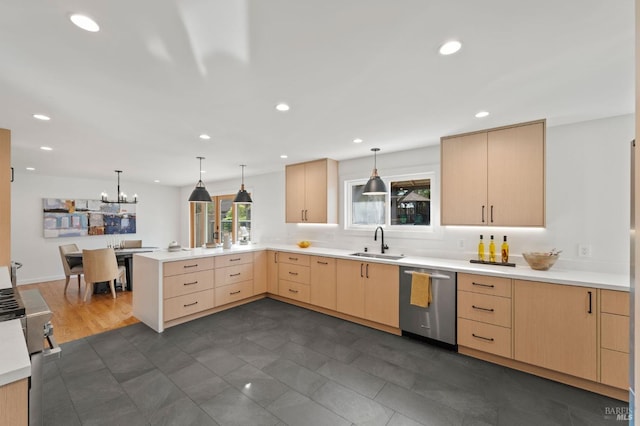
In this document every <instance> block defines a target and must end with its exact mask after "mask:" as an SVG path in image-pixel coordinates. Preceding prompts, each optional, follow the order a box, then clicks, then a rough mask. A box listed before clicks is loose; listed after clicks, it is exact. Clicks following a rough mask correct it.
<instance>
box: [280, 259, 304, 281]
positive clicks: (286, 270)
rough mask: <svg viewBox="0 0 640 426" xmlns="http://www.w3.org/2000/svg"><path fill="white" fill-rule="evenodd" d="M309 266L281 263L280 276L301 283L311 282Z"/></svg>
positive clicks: (282, 278)
mask: <svg viewBox="0 0 640 426" xmlns="http://www.w3.org/2000/svg"><path fill="white" fill-rule="evenodd" d="M309 275H310V273H309V267H308V266H300V265H291V264H289V263H281V264H280V265H278V278H280V279H281V280H287V281H294V282H297V283H300V284H309Z"/></svg>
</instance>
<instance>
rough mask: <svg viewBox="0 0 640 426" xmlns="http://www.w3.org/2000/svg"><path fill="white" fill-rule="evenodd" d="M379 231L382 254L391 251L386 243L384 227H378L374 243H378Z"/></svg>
mask: <svg viewBox="0 0 640 426" xmlns="http://www.w3.org/2000/svg"><path fill="white" fill-rule="evenodd" d="M378 229H379V230H380V237H381V238H380V239H381V240H382V241H381V244H380V253H384V251H385V250H389V246H388V245H386V244H385V243H384V229H382V226H378V227H377V228H376V232H375V233H374V234H373V241H378Z"/></svg>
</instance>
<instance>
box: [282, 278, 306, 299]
mask: <svg viewBox="0 0 640 426" xmlns="http://www.w3.org/2000/svg"><path fill="white" fill-rule="evenodd" d="M278 294H279V295H280V296H282V297H288V298H289V299H295V300H299V301H300V302H305V303H309V300H310V287H309V285H307V284H300V283H296V282H293V281H287V280H278Z"/></svg>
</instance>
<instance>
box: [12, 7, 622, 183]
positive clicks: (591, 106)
mask: <svg viewBox="0 0 640 426" xmlns="http://www.w3.org/2000/svg"><path fill="white" fill-rule="evenodd" d="M633 3H634V2H633V0H615V1H612V0H537V1H513V0H483V1H479V0H463V1H461V0H429V1H427V0H396V1H394V0H173V1H169V0H166V1H158V0H135V1H131V0H109V1H86V0H3V1H2V2H1V4H0V127H4V128H9V129H11V130H12V157H13V158H12V162H13V166H14V167H15V168H16V170H17V173H27V172H26V171H25V167H29V166H31V167H35V168H36V171H34V172H30V173H38V174H43V175H60V176H81V177H86V178H97V179H109V178H113V179H114V181H115V173H114V172H113V170H114V169H121V170H123V171H124V173H123V175H122V180H123V182H126V181H136V182H152V181H153V180H154V179H159V180H160V181H161V184H165V185H191V184H195V182H196V181H197V178H198V160H196V159H195V157H196V156H199V155H202V156H204V157H206V160H205V161H204V164H203V170H206V171H207V173H206V174H205V175H203V180H205V181H212V180H219V179H226V178H233V177H236V176H237V177H238V178H239V176H240V167H239V165H240V164H247V165H248V166H247V169H246V171H245V173H246V175H247V176H250V175H255V174H260V173H265V172H270V171H275V170H282V168H283V165H284V164H287V163H295V162H299V161H306V160H311V159H316V158H322V157H330V158H334V159H337V160H343V159H348V158H354V157H363V156H368V155H370V154H371V153H370V152H369V150H370V148H372V147H379V148H381V150H382V151H381V154H384V153H388V152H392V151H398V150H404V149H409V148H415V147H420V146H425V145H431V144H436V143H438V141H439V138H440V136H444V135H448V134H455V133H460V132H465V131H471V130H477V129H483V128H488V127H495V126H500V125H505V124H509V123H516V122H521V121H529V120H535V119H539V118H546V119H547V124H548V126H554V125H559V124H565V123H571V122H577V121H584V120H590V119H596V118H601V117H608V116H614V115H620V114H627V113H631V112H633V111H634V50H633V49H634V6H633ZM76 12H77V13H84V14H87V15H89V16H91V17H93V18H94V19H95V20H96V21H97V22H98V23H99V25H100V26H101V31H100V32H98V33H89V32H85V31H83V30H80V29H79V28H77V27H75V26H74V25H72V24H71V22H70V21H69V19H68V17H69V15H70V14H71V13H76ZM450 39H458V40H460V41H461V42H462V43H463V47H462V50H461V51H460V52H459V53H457V54H456V55H452V56H441V55H439V54H438V47H439V46H440V44H442V43H443V42H444V41H447V40H450ZM280 101H285V102H287V103H289V104H290V105H291V110H290V111H288V112H286V113H281V112H278V111H276V110H275V109H274V106H275V105H276V104H277V103H278V102H280ZM480 110H488V111H490V112H491V115H490V116H489V117H487V118H484V119H478V118H475V117H474V114H475V113H476V112H478V111H480ZM35 113H42V114H47V115H49V116H51V117H52V119H51V121H49V122H42V121H38V120H35V119H33V118H32V115H33V114H35ZM201 133H207V134H209V135H211V140H209V141H203V140H201V139H199V137H198V136H199V135H200V134H201ZM354 138H362V139H364V142H363V143H361V144H354V143H353V142H352V140H353V139H354ZM42 145H47V146H51V147H52V148H53V151H50V152H45V151H42V150H40V149H39V147H40V146H42ZM281 154H287V155H288V156H289V158H288V159H286V160H282V159H281V158H280V155H281ZM380 166H381V168H382V165H380Z"/></svg>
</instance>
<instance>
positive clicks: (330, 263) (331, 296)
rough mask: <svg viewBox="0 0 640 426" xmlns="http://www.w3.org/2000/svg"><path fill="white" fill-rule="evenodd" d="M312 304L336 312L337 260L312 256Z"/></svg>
mask: <svg viewBox="0 0 640 426" xmlns="http://www.w3.org/2000/svg"><path fill="white" fill-rule="evenodd" d="M311 304H312V305H316V306H320V307H323V308H327V309H331V310H334V311H335V310H336V259H335V258H331V257H321V256H311Z"/></svg>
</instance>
